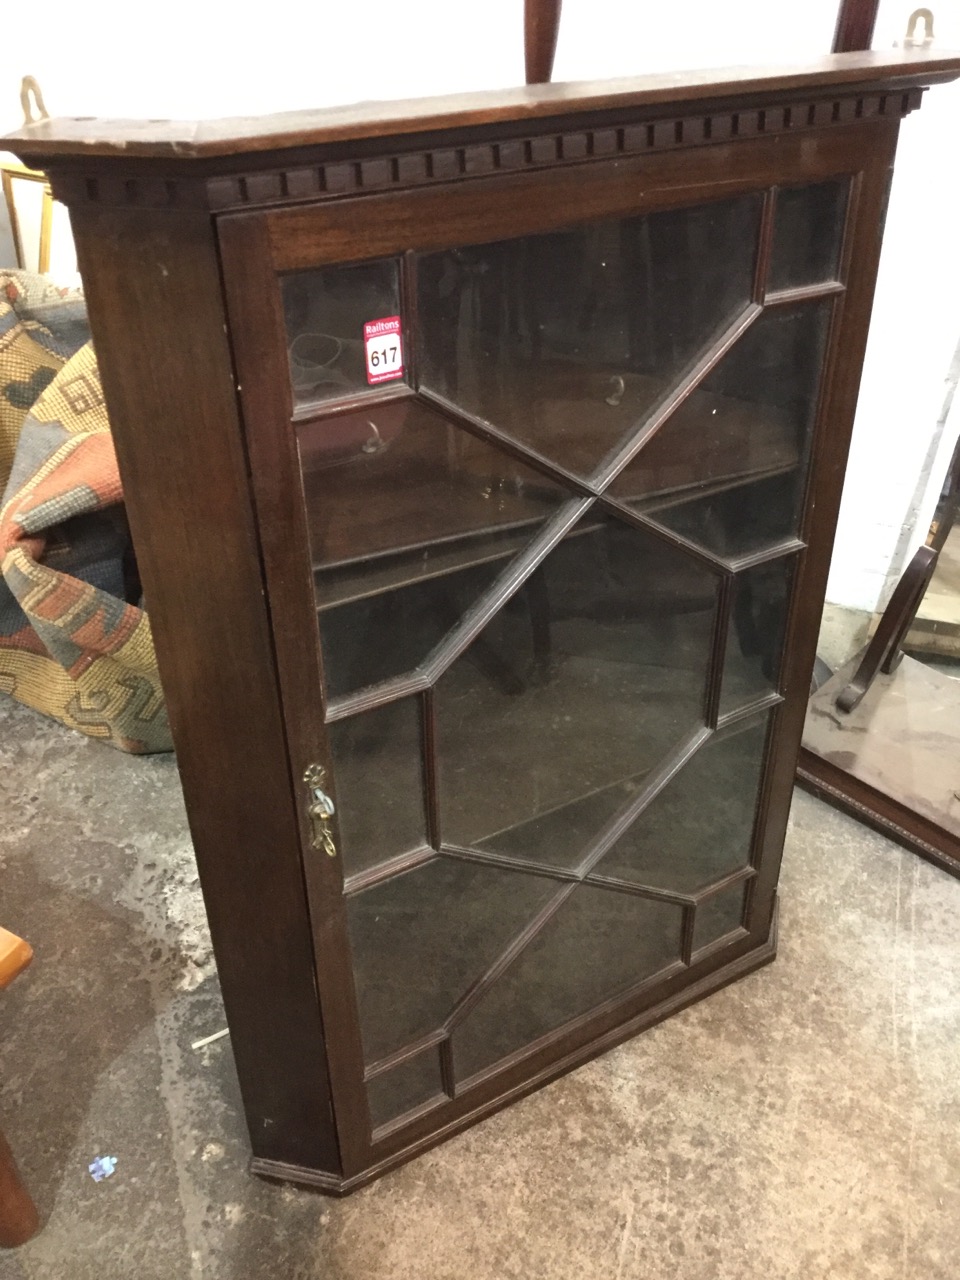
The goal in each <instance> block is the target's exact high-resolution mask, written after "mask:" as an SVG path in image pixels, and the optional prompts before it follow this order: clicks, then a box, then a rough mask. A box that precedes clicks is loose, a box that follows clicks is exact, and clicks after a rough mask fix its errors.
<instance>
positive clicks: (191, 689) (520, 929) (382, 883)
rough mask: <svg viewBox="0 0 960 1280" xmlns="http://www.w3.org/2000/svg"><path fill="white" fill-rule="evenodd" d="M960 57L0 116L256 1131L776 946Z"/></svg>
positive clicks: (484, 1057) (307, 1143)
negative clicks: (68, 265) (41, 251)
mask: <svg viewBox="0 0 960 1280" xmlns="http://www.w3.org/2000/svg"><path fill="white" fill-rule="evenodd" d="M958 74H960V56H954V55H948V54H937V53H933V52H930V51H929V50H918V51H912V52H905V53H904V52H893V53H889V54H870V53H866V54H843V55H838V56H833V57H827V58H824V59H822V60H820V61H818V62H817V63H815V64H814V65H812V66H808V67H800V68H789V69H784V68H776V69H759V70H749V71H732V72H720V73H712V74H710V75H701V74H695V75H691V76H687V77H684V76H677V75H669V76H662V77H652V78H648V79H640V80H634V81H615V82H608V83H594V84H582V85H550V86H541V87H538V88H533V89H523V90H516V91H511V92H507V93H491V94H478V95H470V96H467V97H463V98H458V99H438V100H429V101H422V102H414V103H401V104H396V103H387V104H377V105H373V106H370V105H363V106H360V107H356V108H351V109H348V110H334V111H326V112H318V113H307V114H296V115H288V116H274V117H270V118H268V119H262V120H261V119H256V120H227V121H219V122H215V123H208V124H175V123H170V122H156V121H152V122H148V123H134V122H107V121H94V120H85V121H80V120H76V121H75V120H54V121H43V122H41V123H39V124H36V125H32V126H30V127H27V128H25V129H24V130H22V131H21V132H20V133H18V134H16V135H14V136H13V137H12V138H10V139H8V140H6V142H5V145H6V146H7V147H8V148H10V149H12V150H13V151H15V152H16V153H17V154H18V155H19V156H20V157H21V158H22V159H23V160H24V161H26V162H28V163H29V164H31V165H33V166H35V167H38V168H42V169H44V170H45V171H47V172H48V173H49V174H50V177H51V180H52V183H53V189H54V192H55V194H56V195H57V197H58V198H59V199H61V200H63V201H65V202H66V204H67V205H69V207H70V213H71V217H72V221H73V228H74V232H75V236H76V241H77V247H78V252H79V260H80V266H81V271H82V274H83V278H84V282H85V286H86V291H87V297H88V301H89V310H90V320H91V325H92V329H93V334H94V339H95V342H96V349H97V353H98V356H99V360H100V366H101V372H102V377H103V386H104V391H105V395H106V399H107V405H108V408H109V411H110V417H111V421H112V423H113V428H114V434H115V438H116V447H117V453H118V455H119V459H120V465H121V471H122V475H123V480H124V485H125V490H126V495H127V502H128V506H129V515H130V524H131V527H132V530H133V535H134V539H135V543H136V547H137V551H138V555H139V561H140V570H141V574H142V579H143V582H144V585H145V591H146V599H147V602H148V606H149V611H150V616H151V618H152V621H153V627H154V633H155V637H156V644H157V649H158V654H159V659H160V665H161V671H162V675H163V681H164V687H165V690H166V693H167V698H168V702H169V709H170V719H171V724H172V727H173V733H174V739H175V742H176V748H177V755H178V760H179V766H180V771H181V775H182V778H183V786H184V791H185V794H186V801H187V808H188V811H189V815H190V825H191V830H192V833H193V838H194V842H195V845H196V854H197V862H198V865H199V869H200V877H201V882H202V885H203V892H204V897H205V900H206V905H207V911H208V914H209V918H210V927H211V931H212V935H213V941H214V947H215V950H216V958H217V963H218V966H219V972H220V981H221V984H222V988H223V998H224V1002H225V1005H226V1010H227V1016H228V1019H229V1024H230V1032H231V1038H232V1044H233V1050H234V1054H235V1056H236V1063H237V1070H238V1073H239V1078H240V1084H241V1088H242V1092H243V1100H244V1105H245V1108H246V1113H247V1119H248V1122H249V1128H250V1136H251V1143H252V1147H253V1153H254V1155H253V1168H254V1169H255V1170H256V1171H258V1172H260V1173H263V1174H269V1175H272V1176H276V1177H289V1178H293V1179H298V1180H301V1181H304V1182H308V1183H312V1184H315V1185H317V1186H319V1187H322V1188H324V1189H326V1190H328V1191H332V1192H344V1191H349V1190H351V1189H352V1188H354V1187H357V1186H359V1185H361V1184H363V1183H364V1182H367V1181H369V1180H370V1179H371V1178H374V1177H376V1176H377V1175H379V1174H380V1173H383V1172H385V1171H386V1170H388V1169H390V1168H392V1167H393V1166H395V1165H397V1164H398V1163H400V1162H401V1161H403V1160H406V1159H408V1158H409V1157H411V1156H413V1155H415V1154H417V1153H418V1152H420V1151H422V1150H423V1149H424V1148H425V1147H428V1146H430V1145H431V1144H433V1143H436V1142H438V1141H440V1140H441V1139H443V1138H445V1137H447V1136H449V1135H451V1134H453V1133H455V1132H457V1131H458V1130H460V1129H462V1128H463V1127H464V1126H466V1125H468V1124H471V1123H473V1122H474V1121H476V1120H479V1119H481V1118H482V1117H483V1116H485V1115H487V1114H489V1113H490V1112H491V1111H493V1110H494V1109H495V1108H498V1107H500V1106H502V1105H504V1104H505V1103H507V1102H510V1101H512V1100H513V1099H516V1098H518V1097H520V1096H521V1095H523V1094H524V1093H527V1092H529V1091H530V1090H532V1089H534V1088H536V1087H537V1086H539V1085H541V1084H544V1083H545V1082H547V1081H549V1080H551V1079H553V1078H555V1077H556V1076H558V1075H559V1074H561V1073H562V1072H564V1071H567V1070H569V1069H570V1068H572V1067H575V1066H577V1065H578V1064H579V1063H582V1062H584V1061H585V1060H587V1059H588V1058H590V1057H591V1056H593V1055H595V1054H598V1053H600V1052H602V1051H603V1050H605V1049H607V1048H609V1047H610V1046H612V1045H614V1044H616V1043H617V1042H618V1041H621V1040H623V1039H624V1038H626V1037H627V1036H630V1035H633V1034H634V1033H635V1032H637V1031H639V1030H641V1029H642V1028H644V1027H646V1026H649V1025H650V1024H651V1023H654V1022H656V1021H658V1020H659V1019H662V1018H664V1017H665V1016H667V1015H668V1014H670V1013H672V1012H674V1011H676V1010H677V1009H680V1008H682V1007H683V1006H684V1005H686V1004H689V1003H690V1002H691V1001H693V1000H696V999H699V998H700V997H701V996H704V995H707V994H709V993H710V992H712V991H714V990H716V989H717V988H718V987H720V986H722V985H723V984H724V983H727V982H729V981H730V980H731V979H734V978H737V977H739V976H741V975H743V974H745V973H748V972H749V971H750V970H752V969H755V968H757V966H759V965H762V964H763V963H765V962H766V961H768V960H770V959H772V958H773V955H774V952H775V946H776V886H777V874H778V868H779V862H780V854H781V849H782V846H783V839H784V831H785V827H786V823H787V816H788V813H789V807H790V797H791V792H792V787H793V779H794V770H795V766H796V759H797V752H798V748H799V743H800V733H801V728H802V724H803V717H804V710H805V707H806V700H807V693H808V689H809V683H810V671H811V667H812V663H813V658H814V651H815V646H816V638H817V630H818V625H819V619H820V609H821V604H822V599H823V592H824V587H825V582H826V575H827V567H828V562H829V558H830V551H831V545H832V540H833V535H834V527H835V522H836V515H837V508H838V504H839V500H840V490H841V485H842V481H843V471H844V464H845V459H846V453H847V445H848V440H849V435H850V428H851V422H852V418H853V412H854V406H855V403H856V398H857V388H858V382H859V378H860V368H861V362H862V358H863V351H864V344H865V341H866V334H867V325H868V320H869V315H870V306H871V300H872V295H873V288H874V279H875V274H876V268H877V260H878V255H879V248H880V235H881V229H882V224H883V216H884V208H885V202H886V198H887V191H888V185H889V180H890V170H891V165H892V163H893V156H894V148H895V144H896V139H897V132H898V129H899V127H900V122H901V118H902V117H904V116H905V115H907V114H908V113H909V112H910V111H911V110H912V109H913V108H915V107H916V106H918V105H919V103H920V99H921V95H922V92H923V90H924V88H925V87H926V86H929V85H931V84H933V83H937V82H941V81H946V80H950V79H953V78H955V77H956V76H957V75H958Z"/></svg>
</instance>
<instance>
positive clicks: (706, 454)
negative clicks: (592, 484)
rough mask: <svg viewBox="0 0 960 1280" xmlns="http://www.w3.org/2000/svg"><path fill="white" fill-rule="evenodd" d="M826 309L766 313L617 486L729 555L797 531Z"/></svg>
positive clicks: (630, 499) (663, 520)
mask: <svg viewBox="0 0 960 1280" xmlns="http://www.w3.org/2000/svg"><path fill="white" fill-rule="evenodd" d="M830 306H831V304H830V303H829V302H814V303H806V304H801V305H798V306H794V307H777V308H771V309H770V310H768V311H765V312H764V313H763V314H762V315H761V316H760V318H759V319H758V320H757V321H755V322H754V324H752V325H751V326H750V328H749V329H748V330H747V331H746V333H745V334H744V335H743V337H741V338H740V339H739V341H738V342H737V343H736V344H735V345H734V347H733V348H732V349H731V350H730V351H729V352H728V353H727V355H726V356H725V357H724V358H723V359H722V360H721V361H720V363H719V364H718V365H717V367H716V368H715V369H714V370H713V372H712V373H711V374H710V375H709V377H707V378H706V379H705V380H704V382H703V383H702V384H701V385H700V386H699V387H698V388H697V390H696V391H694V392H693V393H692V394H691V395H690V396H689V397H688V398H687V400H686V401H684V403H683V404H682V405H681V406H680V407H679V408H678V409H677V411H676V412H675V413H674V414H673V416H672V417H671V418H670V419H669V420H668V421H667V422H666V424H665V425H664V426H663V427H661V429H660V430H659V431H658V432H657V433H656V434H655V435H654V436H653V437H652V439H651V440H650V441H649V442H648V443H647V444H645V445H644V446H643V448H642V449H641V450H640V452H639V454H638V455H637V457H636V458H635V459H634V460H633V461H632V462H631V463H630V465H629V466H628V467H626V468H624V470H623V471H622V472H621V473H620V475H619V476H617V478H616V479H615V480H614V481H613V484H612V486H611V492H612V493H613V494H615V495H616V496H617V497H618V498H619V499H620V501H621V502H624V503H626V504H627V505H628V506H630V507H632V508H635V509H637V510H639V511H642V512H644V513H645V514H646V515H648V516H649V517H650V518H651V519H652V520H655V521H656V522H657V523H658V524H662V525H664V526H665V527H666V528H668V529H672V530H674V531H675V532H677V533H679V534H682V535H683V536H684V537H686V538H690V539H691V540H692V541H694V542H697V543H699V544H700V545H701V546H703V547H704V548H705V549H706V550H708V551H710V552H712V553H713V554H714V555H717V556H719V557H721V558H724V559H736V558H737V557H738V556H744V555H749V554H751V553H752V552H756V551H761V550H764V549H765V548H767V547H769V546H772V545H773V544H775V543H777V542H780V541H782V540H783V539H785V538H789V537H792V536H795V535H796V533H797V528H798V521H799V514H800V509H801V504H802V501H803V493H804V486H805V483H806V473H807V461H808V456H809V448H810V439H811V434H812V431H813V425H814V420H815V416H816V409H817V396H818V390H819V386H820V372H821V365H822V361H823V352H824V348H825V344H826V337H827V327H828V324H829V319H830Z"/></svg>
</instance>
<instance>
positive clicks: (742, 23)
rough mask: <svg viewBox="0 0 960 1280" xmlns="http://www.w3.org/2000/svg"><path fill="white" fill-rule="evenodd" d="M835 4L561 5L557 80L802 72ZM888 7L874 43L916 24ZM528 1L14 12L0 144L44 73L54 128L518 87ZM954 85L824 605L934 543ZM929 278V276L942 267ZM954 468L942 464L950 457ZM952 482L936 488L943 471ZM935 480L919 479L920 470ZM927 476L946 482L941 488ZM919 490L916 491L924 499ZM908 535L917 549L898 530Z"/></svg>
mask: <svg viewBox="0 0 960 1280" xmlns="http://www.w3.org/2000/svg"><path fill="white" fill-rule="evenodd" d="M837 2H838V0H808V2H807V3H806V4H805V5H803V6H798V5H774V4H771V3H770V0H669V3H666V2H663V3H659V4H657V3H652V2H651V0H564V6H563V21H562V25H561V33H560V42H559V47H558V50H557V61H556V68H555V75H554V78H555V79H557V80H573V79H585V78H590V77H594V76H597V77H602V76H613V75H624V74H639V73H642V72H644V71H654V70H664V69H677V68H683V67H688V68H689V67H703V66H711V65H715V66H721V65H731V64H743V63H757V62H764V61H782V62H791V61H799V60H803V59H805V58H808V57H816V56H817V55H819V54H820V53H823V52H826V51H827V50H828V49H829V45H830V40H831V36H832V33H833V25H834V19H835V15H836V9H837ZM912 7H913V5H912V3H911V2H910V0H907V3H903V2H902V0H884V3H883V6H882V8H881V13H880V21H879V24H878V31H877V39H876V41H875V47H878V48H879V47H883V46H889V45H891V44H892V43H893V40H894V39H895V38H896V37H897V36H899V35H900V33H901V32H902V29H903V28H904V27H905V25H906V17H907V14H908V13H909V11H910V9H911V8H912ZM522 13H523V3H522V0H486V2H485V3H484V4H482V5H465V4H460V3H457V2H456V0H406V3H404V4H403V5H398V4H397V3H396V0H364V3H362V4H360V3H355V4H344V3H343V0H338V2H337V3H336V4H334V3H331V2H330V0H313V2H312V3H309V4H308V3H304V2H303V0H273V3H272V4H271V5H270V6H269V11H268V12H267V13H265V11H264V10H263V8H262V7H260V6H252V5H251V6H248V7H242V6H237V7H235V8H232V9H228V8H227V7H226V6H224V4H223V3H222V0H221V2H220V3H216V4H213V3H210V0H206V2H205V0H164V3H163V5H162V6H150V7H149V8H148V7H146V6H141V5H136V4H131V3H130V0H90V2H89V3H88V4H87V5H85V6H80V7H78V6H77V5H76V4H75V3H70V4H68V3H66V0H50V2H49V3H47V4H45V5H43V6H39V5H31V4H10V3H8V4H6V5H5V6H4V12H3V16H2V18H0V44H2V47H3V49H4V55H5V56H4V59H3V62H2V65H0V133H3V132H5V131H6V130H7V129H12V128H15V127H16V126H17V125H18V124H19V123H20V115H19V83H20V78H21V77H22V76H23V75H25V74H31V75H35V76H36V77H37V78H38V79H39V81H40V83H41V85H42V86H43V89H44V92H45V96H46V101H47V106H48V108H49V110H50V111H51V113H52V114H54V115H58V114H59V115H100V116H133V117H145V118H163V117H167V118H193V117H198V116H218V115H233V114H253V113H258V112H269V111H282V110H292V109H296V108H302V107H311V106H322V105H327V104H334V103H343V102H352V101H357V100H361V99H365V98H389V97H407V96H420V95H424V94H431V93H445V92H454V91H461V90H469V89H481V88H494V87H502V86H507V85H512V84H518V83H520V82H521V81H522V79H523V40H522ZM937 19H938V33H937V34H938V43H939V44H940V45H941V46H943V47H951V46H952V47H960V0H946V3H945V4H942V5H938V6H937ZM958 118H960V89H958V88H957V87H956V86H950V87H949V88H946V87H941V88H938V89H935V90H933V91H932V92H931V93H930V95H929V97H928V101H927V102H926V103H925V105H924V108H923V110H922V111H921V112H920V113H919V114H918V115H915V116H913V117H911V118H910V119H908V120H907V122H906V123H905V124H904V127H903V135H902V141H901V148H900V156H899V160H898V170H897V177H896V180H895V182H894V188H893V193H892V197H891V202H890V214H889V220H888V227H887V237H886V241H885V247H884V254H883V263H882V268H881V279H880V284H879V292H878V300H877V308H876V311H875V316H874V324H873V329H872V331H871V340H870V347H869V351H868V355H867V365H866V369H865V373H864V382H863V391H862V395H861V404H860V410H859V413H858V418H857V426H856V430H855V438H854V450H853V457H852V463H851V470H850V473H849V478H848V481H847V486H846V490H845V496H844V505H843V511H842V514H841V526H840V532H839V535H838V543H837V550H836V554H835V557H834V566H833V572H832V574H831V580H830V586H829V589H828V596H829V598H830V599H831V600H834V601H836V602H838V603H842V604H847V605H850V606H853V607H860V608H872V607H873V605H874V604H875V603H876V601H877V599H878V597H879V596H880V595H881V593H882V591H883V590H884V587H885V585H886V583H887V582H888V579H889V576H890V574H891V572H893V571H896V570H898V568H899V566H900V563H901V562H902V561H903V560H904V558H905V556H907V555H908V554H910V553H911V552H912V549H913V546H914V545H916V543H917V541H918V540H919V536H920V534H919V526H918V531H917V532H916V533H914V532H913V524H914V522H915V517H916V515H917V512H918V510H919V511H920V517H919V520H920V526H922V527H924V528H925V519H926V518H928V516H927V514H926V513H928V512H929V509H930V506H931V503H932V501H933V500H934V498H935V493H936V491H937V490H938V488H939V475H942V470H943V467H944V466H945V464H946V457H948V456H949V449H948V444H949V440H948V439H947V437H948V436H949V434H950V432H951V431H953V432H955V431H956V427H957V426H958V425H960V414H954V415H953V423H954V425H953V426H952V427H951V426H949V425H948V430H947V433H946V435H945V436H944V439H943V440H942V441H941V448H940V459H939V462H937V459H936V458H935V456H934V454H935V450H934V449H933V448H932V443H933V437H934V434H935V431H936V425H937V419H938V416H939V409H940V405H941V402H942V398H943V390H944V377H945V374H946V371H947V368H948V366H949V363H950V356H951V354H952V352H953V349H954V347H955V345H956V342H957V338H958V337H960V304H958V300H960V236H957V235H956V233H955V229H954V224H955V222H956V213H955V210H954V209H953V208H952V207H951V204H952V191H951V186H952V184H953V183H954V182H955V181H956V175H957V160H956V149H955V146H954V145H953V142H952V140H951V136H950V135H951V132H952V135H953V138H954V139H955V137H956V136H957V125H958V123H960V119H958ZM931 268H932V269H931ZM944 454H946V456H943V455H944ZM938 467H939V475H938V474H937V468H938ZM922 472H925V473H926V479H927V483H921V473H922ZM931 473H933V479H932V480H930V475H931ZM918 486H919V488H918ZM905 520H906V521H907V523H908V526H909V533H908V536H906V537H905V536H904V534H903V527H904V521H905Z"/></svg>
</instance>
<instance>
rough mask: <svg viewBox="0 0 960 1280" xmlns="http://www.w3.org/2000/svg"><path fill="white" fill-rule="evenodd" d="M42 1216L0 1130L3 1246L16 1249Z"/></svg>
mask: <svg viewBox="0 0 960 1280" xmlns="http://www.w3.org/2000/svg"><path fill="white" fill-rule="evenodd" d="M39 1225H40V1218H39V1216H38V1214H37V1206H36V1205H35V1204H34V1203H33V1201H32V1200H31V1199H30V1195H29V1193H28V1192H27V1189H26V1187H25V1186H24V1185H23V1182H22V1181H21V1180H20V1174H19V1172H18V1170H17V1166H16V1163H15V1162H14V1159H13V1152H12V1151H11V1150H10V1148H9V1147H8V1146H7V1140H6V1138H5V1137H4V1136H3V1131H2V1130H0V1248H2V1249H15V1248H16V1247H17V1245H18V1244H23V1243H24V1242H25V1241H27V1240H29V1239H30V1237H31V1236H32V1235H33V1234H34V1232H35V1231H36V1230H37V1227H38V1226H39Z"/></svg>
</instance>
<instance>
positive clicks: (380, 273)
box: [280, 259, 400, 405]
mask: <svg viewBox="0 0 960 1280" xmlns="http://www.w3.org/2000/svg"><path fill="white" fill-rule="evenodd" d="M399 279H400V277H399V269H398V265H397V262H396V261H395V260H393V259H384V260H382V261H379V262H362V263H359V264H357V265H356V266H349V267H343V266H335V267H321V268H320V270H318V271H298V272H296V273H295V274H294V275H288V276H283V277H281V281H280V288H281V295H282V299H283V318H284V322H285V324H286V329H287V354H288V356H289V360H290V379H291V382H292V383H293V400H294V404H296V405H309V404H316V403H318V402H320V401H324V400H333V399H337V398H338V397H342V396H347V395H353V394H355V393H356V392H358V391H366V390H367V389H368V387H369V386H370V382H369V380H368V376H367V364H366V359H365V355H364V325H366V324H369V323H372V322H374V321H377V320H384V319H387V318H388V317H396V316H399V314H400V283H399ZM387 385H390V384H387Z"/></svg>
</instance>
